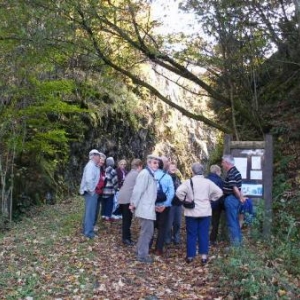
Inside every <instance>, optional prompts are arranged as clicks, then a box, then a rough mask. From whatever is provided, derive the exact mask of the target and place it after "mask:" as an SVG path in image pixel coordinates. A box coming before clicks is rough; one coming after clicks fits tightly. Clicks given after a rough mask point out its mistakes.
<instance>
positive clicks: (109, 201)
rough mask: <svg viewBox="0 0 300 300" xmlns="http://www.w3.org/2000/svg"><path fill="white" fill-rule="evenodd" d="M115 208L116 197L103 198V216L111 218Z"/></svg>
mask: <svg viewBox="0 0 300 300" xmlns="http://www.w3.org/2000/svg"><path fill="white" fill-rule="evenodd" d="M113 207H114V195H110V196H102V200H101V215H102V216H105V217H108V218H111V215H112V212H113Z"/></svg>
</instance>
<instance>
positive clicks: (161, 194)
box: [155, 173, 167, 203]
mask: <svg viewBox="0 0 300 300" xmlns="http://www.w3.org/2000/svg"><path fill="white" fill-rule="evenodd" d="M165 175H166V173H165V174H164V175H163V176H161V178H160V179H159V180H158V188H157V196H156V201H155V203H162V202H165V201H166V200H167V195H166V194H165V192H164V191H163V188H162V185H161V183H160V181H161V180H162V179H163V177H164V176H165Z"/></svg>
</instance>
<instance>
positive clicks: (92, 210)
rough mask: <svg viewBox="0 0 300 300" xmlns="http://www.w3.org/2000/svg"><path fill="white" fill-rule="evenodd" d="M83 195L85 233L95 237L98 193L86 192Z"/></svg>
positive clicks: (87, 235)
mask: <svg viewBox="0 0 300 300" xmlns="http://www.w3.org/2000/svg"><path fill="white" fill-rule="evenodd" d="M83 197H84V200H85V211H84V220H83V234H84V235H85V236H86V237H89V238H93V237H94V236H95V232H94V222H95V218H96V209H97V201H98V194H94V195H90V194H89V193H87V192H85V193H84V195H83Z"/></svg>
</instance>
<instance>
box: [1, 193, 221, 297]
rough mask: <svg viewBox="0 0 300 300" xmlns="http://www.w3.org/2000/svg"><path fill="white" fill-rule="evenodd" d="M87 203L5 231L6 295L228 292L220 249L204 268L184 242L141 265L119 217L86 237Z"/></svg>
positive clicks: (50, 209) (47, 211) (45, 212)
mask: <svg viewBox="0 0 300 300" xmlns="http://www.w3.org/2000/svg"><path fill="white" fill-rule="evenodd" d="M82 204H83V203H82V199H81V198H74V199H70V200H69V201H67V203H64V204H57V205H54V206H45V207H42V208H39V209H38V210H36V211H35V212H34V214H33V215H31V216H29V217H28V218H26V219H24V220H23V221H22V222H20V223H18V224H16V225H14V227H13V228H12V230H11V231H9V232H7V233H6V234H5V235H4V236H3V237H2V238H0V265H1V272H0V274H1V275H0V299H27V300H30V299H148V300H150V299H153V300H154V299H222V297H220V296H218V294H219V292H220V291H218V290H217V288H216V286H217V284H216V282H217V280H218V278H217V277H218V276H217V275H216V274H213V272H212V269H213V268H212V267H211V266H212V265H213V261H214V255H215V254H216V253H213V252H212V253H210V257H211V260H210V262H209V263H208V265H207V266H205V267H202V266H201V264H200V257H198V258H197V259H196V261H195V262H193V263H192V264H186V263H185V261H184V257H185V245H184V244H183V245H180V246H173V245H172V246H169V247H168V248H167V249H166V253H165V255H164V256H163V257H158V256H154V263H153V264H142V263H140V262H137V261H136V260H135V251H134V247H128V246H123V245H122V243H121V221H116V222H113V223H108V222H106V223H104V222H100V224H99V225H100V230H99V232H98V233H99V237H98V238H95V239H94V240H88V239H86V238H84V237H83V236H82V235H81V234H80V227H81V220H82V210H83V206H82ZM137 235H138V225H137V221H136V220H134V222H133V239H134V240H136V239H137ZM182 235H183V240H184V239H185V237H184V235H185V231H184V228H182Z"/></svg>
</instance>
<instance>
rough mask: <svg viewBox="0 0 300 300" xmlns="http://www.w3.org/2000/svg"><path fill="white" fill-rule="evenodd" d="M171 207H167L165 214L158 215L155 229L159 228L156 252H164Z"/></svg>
mask: <svg viewBox="0 0 300 300" xmlns="http://www.w3.org/2000/svg"><path fill="white" fill-rule="evenodd" d="M169 212H170V207H166V208H165V209H164V211H163V212H161V213H159V212H157V213H156V221H155V223H154V224H155V225H154V226H155V228H157V230H158V231H157V239H156V244H155V250H159V251H163V247H164V243H165V238H166V234H167V231H168V218H169Z"/></svg>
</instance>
